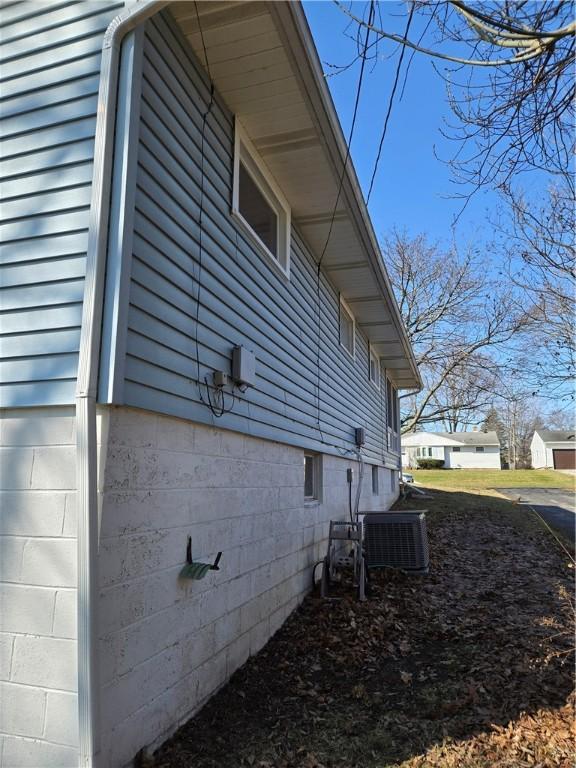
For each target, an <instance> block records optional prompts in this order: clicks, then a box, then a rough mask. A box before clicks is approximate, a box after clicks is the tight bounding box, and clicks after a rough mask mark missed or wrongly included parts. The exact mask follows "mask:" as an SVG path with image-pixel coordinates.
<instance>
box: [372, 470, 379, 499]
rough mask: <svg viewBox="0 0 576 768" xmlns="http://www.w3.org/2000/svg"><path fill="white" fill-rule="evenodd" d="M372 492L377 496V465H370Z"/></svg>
mask: <svg viewBox="0 0 576 768" xmlns="http://www.w3.org/2000/svg"><path fill="white" fill-rule="evenodd" d="M372 493H373V494H374V496H378V493H379V490H378V467H376V466H374V465H372Z"/></svg>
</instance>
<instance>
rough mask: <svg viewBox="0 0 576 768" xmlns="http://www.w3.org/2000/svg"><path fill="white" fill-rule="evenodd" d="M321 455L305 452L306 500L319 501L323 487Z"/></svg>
mask: <svg viewBox="0 0 576 768" xmlns="http://www.w3.org/2000/svg"><path fill="white" fill-rule="evenodd" d="M321 460H322V459H321V456H320V455H319V454H317V453H306V452H305V453H304V500H305V501H318V500H319V499H320V494H321V488H322V466H321Z"/></svg>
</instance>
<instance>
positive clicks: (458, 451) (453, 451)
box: [452, 448, 460, 453]
mask: <svg viewBox="0 0 576 768" xmlns="http://www.w3.org/2000/svg"><path fill="white" fill-rule="evenodd" d="M452 453H460V448H452Z"/></svg>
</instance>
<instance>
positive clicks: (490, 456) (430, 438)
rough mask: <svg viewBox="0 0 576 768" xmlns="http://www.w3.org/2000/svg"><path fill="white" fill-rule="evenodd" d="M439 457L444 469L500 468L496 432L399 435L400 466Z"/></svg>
mask: <svg viewBox="0 0 576 768" xmlns="http://www.w3.org/2000/svg"><path fill="white" fill-rule="evenodd" d="M418 459H439V460H441V461H443V462H444V464H443V466H444V468H445V469H501V464H500V441H499V440H498V435H497V434H496V432H415V433H413V434H409V435H402V466H403V467H411V468H416V467H417V466H418Z"/></svg>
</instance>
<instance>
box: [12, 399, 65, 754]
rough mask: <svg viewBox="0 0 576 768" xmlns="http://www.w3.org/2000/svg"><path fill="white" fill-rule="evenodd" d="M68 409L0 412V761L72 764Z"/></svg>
mask: <svg viewBox="0 0 576 768" xmlns="http://www.w3.org/2000/svg"><path fill="white" fill-rule="evenodd" d="M74 423H75V422H74V409H73V408H63V407H57V408H56V407H55V408H26V409H19V410H3V411H2V412H0V508H1V510H2V511H1V514H0V764H1V765H2V766H3V768H24V766H29V767H32V766H34V767H37V766H48V765H51V766H58V768H67V767H68V766H71V767H72V766H76V765H77V762H78V757H77V748H76V747H77V740H78V734H77V730H78V728H77V697H76V690H77V680H76V519H75V487H76V482H75V432H74Z"/></svg>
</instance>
